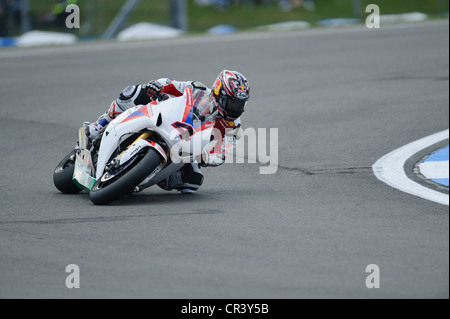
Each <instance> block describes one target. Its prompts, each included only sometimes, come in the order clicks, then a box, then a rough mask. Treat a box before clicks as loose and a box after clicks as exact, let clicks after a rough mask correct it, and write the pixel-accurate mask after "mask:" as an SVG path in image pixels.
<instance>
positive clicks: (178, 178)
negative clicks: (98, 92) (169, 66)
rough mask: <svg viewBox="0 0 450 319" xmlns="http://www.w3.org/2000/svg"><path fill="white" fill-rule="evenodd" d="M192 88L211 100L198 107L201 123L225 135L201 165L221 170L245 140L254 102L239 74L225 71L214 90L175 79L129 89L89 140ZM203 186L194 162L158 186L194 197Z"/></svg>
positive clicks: (93, 129) (93, 127)
mask: <svg viewBox="0 0 450 319" xmlns="http://www.w3.org/2000/svg"><path fill="white" fill-rule="evenodd" d="M188 86H189V87H191V88H192V89H197V90H202V91H204V92H205V93H206V94H207V95H208V96H209V97H210V100H209V101H210V102H209V103H206V104H203V105H194V116H195V117H196V118H197V119H198V120H200V121H211V122H214V128H215V129H217V130H218V131H219V132H220V133H221V137H220V138H217V137H214V138H215V139H216V140H218V142H217V144H216V146H215V147H214V148H213V149H212V150H211V151H209V152H207V153H205V154H204V156H203V157H202V162H201V163H200V165H201V166H220V165H222V164H223V163H224V162H225V158H226V155H227V154H228V153H229V152H230V151H231V150H232V149H233V148H234V147H235V146H236V142H237V140H238V139H239V138H240V137H241V128H240V126H241V120H240V116H241V115H242V113H243V112H244V111H245V106H246V104H247V101H248V100H249V98H250V86H249V83H248V80H247V79H246V77H245V76H244V75H242V74H241V73H239V72H237V71H229V70H223V71H222V72H220V74H219V75H218V76H217V78H216V80H215V81H214V83H213V85H212V87H211V88H207V87H206V86H205V85H204V84H203V83H201V82H197V81H176V80H174V79H171V78H160V79H158V80H152V81H150V82H148V83H147V84H140V85H131V86H128V87H126V88H125V89H124V90H123V91H122V92H121V93H120V96H119V98H118V99H116V100H114V101H113V102H112V103H111V105H110V106H109V108H108V110H107V111H106V112H105V113H104V114H102V115H101V116H100V117H99V118H98V120H97V121H96V122H94V123H91V124H89V128H88V130H86V132H87V134H88V136H89V138H90V139H91V140H94V139H95V138H96V137H97V136H98V135H99V134H100V133H101V132H102V131H103V130H104V129H105V128H106V127H107V126H108V124H109V123H110V122H111V121H112V120H113V119H115V118H116V117H117V116H118V115H120V114H121V113H122V112H124V111H125V110H127V109H129V108H132V107H135V106H137V105H146V104H148V103H151V102H153V101H156V100H158V99H159V100H161V99H163V100H164V99H169V98H173V97H179V96H182V95H183V94H184V91H185V89H186V88H187V87H188ZM226 132H227V134H225V133H226ZM229 132H231V134H230V133H229ZM202 183H203V174H202V173H201V171H200V168H199V164H198V163H197V162H195V161H194V162H192V163H189V164H186V165H184V166H183V167H182V168H181V169H180V170H179V171H177V172H176V173H174V174H172V175H171V176H169V177H168V178H167V179H166V180H165V181H162V182H160V183H158V186H160V187H161V188H162V189H164V190H173V189H176V190H179V191H180V192H181V193H194V192H195V191H196V190H197V189H198V188H199V187H200V186H201V185H202Z"/></svg>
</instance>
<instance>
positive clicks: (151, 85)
mask: <svg viewBox="0 0 450 319" xmlns="http://www.w3.org/2000/svg"><path fill="white" fill-rule="evenodd" d="M162 88H163V86H162V84H161V83H159V82H158V81H150V82H148V83H147V84H143V85H142V89H143V90H144V91H145V93H146V94H147V96H148V97H149V98H150V99H151V100H152V101H155V100H157V99H158V97H160V96H161V89H162Z"/></svg>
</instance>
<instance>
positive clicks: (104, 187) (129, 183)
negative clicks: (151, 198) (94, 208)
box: [89, 147, 161, 205]
mask: <svg viewBox="0 0 450 319" xmlns="http://www.w3.org/2000/svg"><path fill="white" fill-rule="evenodd" d="M141 156H142V158H141V159H136V160H135V163H133V164H131V166H130V167H129V168H127V169H126V170H125V171H123V172H121V173H120V174H119V175H117V176H116V177H113V178H112V180H110V181H105V182H102V180H101V179H99V180H98V181H97V182H96V183H95V185H94V187H92V189H91V192H90V193H89V197H90V198H91V201H92V202H93V203H94V204H96V205H106V204H109V203H111V202H112V201H115V200H116V199H118V198H120V197H121V196H123V195H125V194H127V193H130V192H132V191H133V190H134V188H135V187H136V186H137V185H139V183H141V182H142V181H143V180H144V179H146V178H147V177H148V176H149V175H150V174H151V173H152V172H153V171H154V170H155V169H156V168H157V167H158V166H159V165H160V164H161V155H159V153H158V152H157V151H156V150H155V149H153V148H150V147H149V148H147V149H146V153H145V154H144V155H141Z"/></svg>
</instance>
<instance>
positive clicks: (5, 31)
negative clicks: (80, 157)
mask: <svg viewBox="0 0 450 319" xmlns="http://www.w3.org/2000/svg"><path fill="white" fill-rule="evenodd" d="M180 3H181V6H182V8H181V9H180V8H179V6H180ZM370 3H376V4H377V5H379V7H380V9H381V13H382V14H396V13H407V12H422V13H425V14H427V15H429V17H430V18H431V19H433V18H439V17H442V16H443V15H447V17H448V10H449V2H448V0H395V1H392V0H378V1H375V0H165V1H161V0H141V1H139V0H0V37H15V36H18V35H20V34H22V33H24V32H26V31H29V30H48V31H60V32H70V33H73V34H75V35H77V36H79V37H84V38H97V37H101V36H102V35H104V33H105V31H106V30H107V28H108V26H110V24H111V23H112V21H113V20H114V18H115V17H117V15H118V14H119V12H121V9H123V8H124V6H126V5H128V6H129V7H128V9H129V13H128V14H127V15H126V18H125V19H124V20H123V23H121V25H120V29H123V28H125V27H127V26H130V25H132V24H135V23H138V22H152V23H157V24H163V25H172V26H176V27H181V28H185V29H187V31H189V32H191V33H201V32H204V31H205V30H208V29H209V28H211V27H213V26H215V25H219V24H227V25H231V26H233V27H235V28H237V29H238V30H246V29H250V28H254V27H258V26H262V25H267V24H273V23H278V22H284V21H299V20H301V21H307V22H310V23H316V22H318V21H320V20H323V19H330V18H359V19H362V18H363V17H364V16H365V15H366V13H365V12H364V9H365V7H366V5H368V4H370ZM68 4H77V5H78V6H79V7H80V10H81V19H80V20H81V28H80V29H71V30H69V29H67V28H65V25H64V22H65V18H66V17H67V13H65V8H66V6H67V5H68ZM180 15H184V16H185V20H186V21H185V24H184V25H182V26H180V21H179V20H178V21H177V19H179V16H180ZM177 17H178V18H177Z"/></svg>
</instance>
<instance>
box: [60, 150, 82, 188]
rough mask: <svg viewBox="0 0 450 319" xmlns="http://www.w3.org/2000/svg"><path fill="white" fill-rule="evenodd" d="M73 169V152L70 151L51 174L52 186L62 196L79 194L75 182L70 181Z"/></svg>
mask: <svg viewBox="0 0 450 319" xmlns="http://www.w3.org/2000/svg"><path fill="white" fill-rule="evenodd" d="M74 169H75V150H72V151H71V152H70V153H69V154H67V156H66V157H64V159H63V160H62V161H61V162H60V163H59V164H58V166H56V168H55V171H54V172H53V184H55V186H56V188H57V189H58V190H59V191H61V192H62V193H64V194H76V193H79V192H81V188H79V187H78V186H77V185H76V184H75V182H74V181H73V180H72V177H73V171H74Z"/></svg>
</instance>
